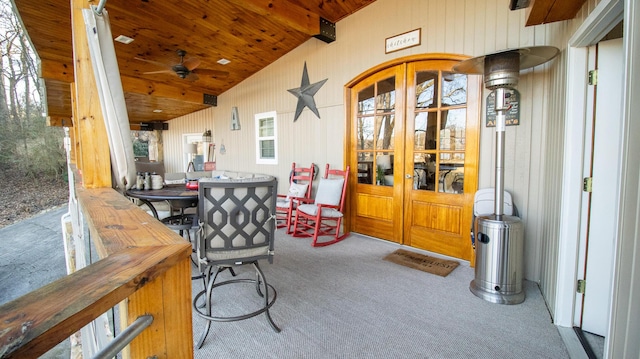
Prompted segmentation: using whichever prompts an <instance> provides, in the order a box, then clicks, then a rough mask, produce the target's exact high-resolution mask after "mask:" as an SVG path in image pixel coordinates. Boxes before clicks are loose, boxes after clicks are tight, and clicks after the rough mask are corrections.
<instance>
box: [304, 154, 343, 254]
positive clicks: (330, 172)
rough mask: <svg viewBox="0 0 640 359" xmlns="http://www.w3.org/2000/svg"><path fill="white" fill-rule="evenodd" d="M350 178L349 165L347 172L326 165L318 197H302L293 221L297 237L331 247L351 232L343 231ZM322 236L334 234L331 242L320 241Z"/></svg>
mask: <svg viewBox="0 0 640 359" xmlns="http://www.w3.org/2000/svg"><path fill="white" fill-rule="evenodd" d="M348 178H349V166H347V169H346V170H345V171H342V170H337V169H329V164H327V165H326V167H325V172H324V177H323V178H321V179H320V183H319V185H318V191H317V193H316V196H315V199H314V200H305V199H298V200H296V201H297V202H298V205H297V208H296V216H295V220H294V224H293V236H294V237H312V238H313V242H312V243H311V245H312V246H314V247H322V246H327V245H330V244H333V243H336V242H339V241H341V240H343V239H344V238H346V237H347V236H348V235H349V232H348V231H346V229H345V231H344V233H343V234H340V224H341V223H342V217H343V213H344V202H345V194H346V192H347V182H348ZM320 236H332V237H333V238H332V239H331V240H329V241H323V242H318V237H320Z"/></svg>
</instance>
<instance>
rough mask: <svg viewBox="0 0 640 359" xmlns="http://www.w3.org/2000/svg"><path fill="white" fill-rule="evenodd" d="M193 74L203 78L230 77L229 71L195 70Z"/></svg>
mask: <svg viewBox="0 0 640 359" xmlns="http://www.w3.org/2000/svg"><path fill="white" fill-rule="evenodd" d="M193 72H195V73H197V74H199V75H202V76H218V77H225V76H229V72H227V71H221V70H213V69H195V70H193Z"/></svg>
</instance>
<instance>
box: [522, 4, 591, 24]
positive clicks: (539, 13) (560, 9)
mask: <svg viewBox="0 0 640 359" xmlns="http://www.w3.org/2000/svg"><path fill="white" fill-rule="evenodd" d="M585 1H586V0H531V3H530V5H529V7H528V8H527V9H526V17H527V23H526V26H533V25H540V24H546V23H550V22H556V21H563V20H570V19H573V18H574V17H575V16H576V14H577V13H578V11H579V10H580V8H581V7H582V5H583V4H584V3H585Z"/></svg>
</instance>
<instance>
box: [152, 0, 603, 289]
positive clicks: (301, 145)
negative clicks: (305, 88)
mask: <svg viewBox="0 0 640 359" xmlns="http://www.w3.org/2000/svg"><path fill="white" fill-rule="evenodd" d="M591 3H592V1H589V4H591ZM508 4H509V2H508V1H507V0H485V1H477V0H452V1H441V0H404V1H402V2H400V3H399V2H397V1H394V0H377V1H376V2H375V3H373V4H371V5H369V6H367V7H366V8H364V9H363V10H361V11H359V12H358V13H356V14H354V15H352V16H350V17H348V18H347V19H345V20H343V21H341V22H339V23H338V24H337V29H336V32H337V40H336V41H335V42H333V43H331V44H326V43H324V42H322V41H320V40H317V39H310V40H308V41H307V42H306V43H305V44H303V45H302V46H300V47H298V48H297V49H295V50H293V51H292V52H290V53H289V54H287V55H286V56H284V57H283V58H281V59H280V60H278V61H277V62H275V63H273V64H272V65H270V66H269V67H267V68H265V69H264V70H263V71H260V72H259V73H257V74H255V75H253V76H252V77H251V78H249V79H247V80H246V81H244V82H243V83H241V84H239V85H238V86H236V87H234V88H233V89H231V90H229V91H227V92H225V93H224V94H221V95H220V96H219V97H218V106H217V107H215V108H212V109H209V110H206V111H203V112H201V113H198V114H193V115H189V116H185V117H183V118H179V119H175V120H173V121H171V122H170V124H169V131H165V132H164V134H163V135H164V143H165V147H164V149H165V162H166V166H167V171H178V170H181V167H182V162H181V161H180V159H181V158H182V156H183V155H182V151H181V147H180V146H181V141H182V139H181V134H182V133H190V132H203V131H204V130H205V129H208V128H209V129H212V130H213V136H214V139H215V143H216V146H217V147H216V152H217V153H216V155H217V166H218V168H224V169H230V170H243V171H254V172H263V173H269V174H273V175H276V176H278V177H279V178H280V180H281V181H280V185H279V186H280V191H281V192H282V191H284V190H285V188H286V183H284V182H285V179H286V178H287V175H288V172H289V168H290V165H291V162H292V161H296V162H300V163H303V164H307V163H310V162H315V163H317V164H319V165H320V167H321V168H322V165H323V164H324V163H330V164H331V165H332V166H338V167H342V166H343V163H344V159H343V144H344V139H343V134H344V128H345V108H344V84H345V83H347V82H349V81H350V80H351V79H353V78H354V77H356V76H357V75H358V74H360V73H362V72H363V71H365V70H367V69H369V68H371V67H374V66H376V65H378V64H380V63H383V62H386V61H389V60H391V59H394V58H398V57H404V56H408V55H412V54H421V53H456V54H465V55H469V56H477V55H482V54H485V53H491V52H495V51H499V50H502V49H506V48H516V47H521V46H534V45H555V46H557V47H559V48H561V49H564V47H565V46H566V43H567V41H566V39H567V38H568V36H569V35H570V34H569V32H570V31H569V30H570V29H571V28H575V25H573V24H571V25H568V24H567V23H559V24H551V25H540V26H534V27H525V22H526V13H525V10H518V11H510V10H509V9H508ZM417 28H421V29H422V43H421V45H420V46H417V47H413V48H410V49H405V50H402V51H398V52H394V53H391V54H385V53H384V42H385V38H387V37H391V36H394V35H397V34H400V33H404V32H407V31H410V30H413V29H417ZM305 61H306V63H307V68H308V73H309V80H310V82H312V83H313V82H317V81H321V80H323V79H325V78H328V81H327V82H326V83H325V85H324V86H323V87H322V88H321V89H320V91H318V93H317V94H316V95H315V97H314V98H315V102H316V104H317V107H318V110H319V112H320V117H321V118H320V119H318V118H316V117H315V115H313V113H312V112H311V111H309V110H308V109H305V110H304V112H303V113H302V115H301V116H300V118H299V119H298V121H296V122H293V116H294V112H295V108H296V101H297V100H296V98H295V97H294V96H293V95H291V94H290V93H289V92H287V89H291V88H296V87H298V86H300V80H301V76H302V69H303V66H304V63H305ZM562 61H563V57H560V58H558V59H556V60H555V62H552V63H549V64H546V65H543V66H538V67H536V68H535V69H530V70H526V71H523V73H522V75H521V78H520V84H519V85H518V90H519V91H520V93H521V113H520V120H521V125H519V126H511V127H508V128H507V131H506V152H507V153H506V157H505V189H507V190H509V191H510V192H511V193H512V194H513V195H514V200H515V203H516V205H517V206H518V209H519V210H520V213H521V216H522V217H523V221H524V223H525V257H526V258H525V273H524V275H525V277H526V278H527V279H530V280H535V281H540V279H541V276H542V274H543V273H542V271H541V267H545V269H546V268H549V267H550V266H551V267H552V266H553V263H548V262H546V261H545V262H543V261H542V257H545V254H544V253H543V245H544V248H545V251H550V252H551V253H553V250H551V249H550V248H552V247H554V245H555V244H554V243H553V242H554V241H557V235H556V234H555V233H557V224H556V223H554V222H553V221H554V218H557V217H553V216H552V215H551V217H550V215H549V213H554V211H555V212H557V208H555V207H558V206H559V205H558V203H554V202H553V201H552V200H550V201H546V200H545V199H546V198H550V199H553V198H558V197H557V191H558V188H557V186H555V185H554V184H553V183H555V182H556V181H557V180H558V176H559V167H560V166H561V159H562V156H561V151H562V143H561V138H562V130H563V127H562V117H561V113H562V112H561V111H560V110H558V111H554V112H552V113H551V116H550V115H548V114H549V107H550V106H560V107H561V106H562V101H561V100H559V99H560V98H562V96H561V94H562V92H563V89H564V82H563V81H564V79H563V76H564V65H563V62H562ZM487 95H488V92H487V91H486V90H485V91H484V93H483V98H486V96H487ZM233 106H237V107H238V111H239V114H240V123H241V126H242V129H241V130H240V131H230V120H231V108H232V107H233ZM272 110H275V111H276V112H277V113H278V136H279V165H276V166H274V165H256V164H255V138H254V135H255V134H254V132H255V129H254V124H253V122H254V119H253V115H254V114H256V113H260V112H266V111H272ZM483 112H484V110H483ZM214 124H215V126H214ZM494 137H495V132H494V129H493V128H486V127H484V126H483V128H482V130H481V140H480V173H479V188H483V187H490V186H493V183H494V178H493V177H494V147H495V144H494ZM222 141H224V144H225V147H226V150H227V153H226V154H225V155H220V154H219V153H218V150H219V148H220V143H221V142H222ZM559 160H560V162H558V161H559ZM176 162H177V163H178V165H177V166H176V165H175V163H176ZM545 183H549V186H545ZM545 258H548V257H545ZM551 258H552V259H551V262H553V261H554V259H553V257H551ZM545 273H547V272H546V270H545Z"/></svg>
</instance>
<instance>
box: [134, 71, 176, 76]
mask: <svg viewBox="0 0 640 359" xmlns="http://www.w3.org/2000/svg"><path fill="white" fill-rule="evenodd" d="M168 73H173V70H160V71H148V72H143V73H142V74H143V75H151V74H168Z"/></svg>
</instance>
